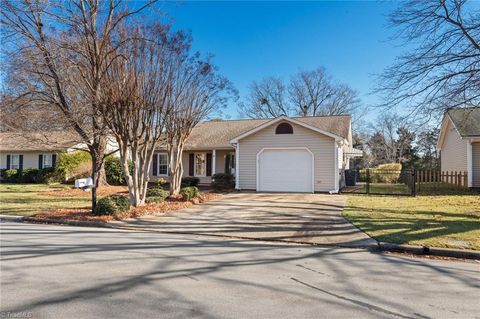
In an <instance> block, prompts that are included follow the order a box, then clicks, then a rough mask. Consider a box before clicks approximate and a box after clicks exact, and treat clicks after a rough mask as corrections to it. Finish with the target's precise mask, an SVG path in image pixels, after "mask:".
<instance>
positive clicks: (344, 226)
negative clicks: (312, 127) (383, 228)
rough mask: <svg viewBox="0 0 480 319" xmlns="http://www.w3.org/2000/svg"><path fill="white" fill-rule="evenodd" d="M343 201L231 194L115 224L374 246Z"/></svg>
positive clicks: (315, 196)
mask: <svg viewBox="0 0 480 319" xmlns="http://www.w3.org/2000/svg"><path fill="white" fill-rule="evenodd" d="M345 202H346V198H345V197H343V196H340V195H327V194H284V193H282V194H271V193H269V194H267V193H244V192H242V193H232V194H228V195H225V196H224V197H222V199H220V200H217V201H212V202H207V203H204V204H201V205H197V206H195V207H192V208H188V209H185V210H182V211H176V212H172V213H168V214H162V215H158V216H148V217H142V218H136V219H129V220H126V221H121V222H114V223H113V224H116V225H121V226H129V227H139V228H145V229H149V230H156V231H162V232H175V233H191V234H204V235H219V236H229V237H235V238H249V239H262V240H281V241H289V242H297V243H311V244H328V245H338V246H343V247H368V246H372V245H376V241H375V240H373V239H372V238H370V237H369V236H367V235H366V234H365V233H363V232H361V231H360V230H358V229H357V228H356V227H354V226H353V225H352V224H351V223H349V222H348V221H347V220H346V219H345V218H343V217H342V210H343V206H344V205H345Z"/></svg>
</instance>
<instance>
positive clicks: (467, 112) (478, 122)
mask: <svg viewBox="0 0 480 319" xmlns="http://www.w3.org/2000/svg"><path fill="white" fill-rule="evenodd" d="M450 126H452V127H453V128H454V129H455V132H456V133H457V134H458V135H460V137H461V138H468V137H480V107H473V108H462V109H450V110H448V111H447V112H445V114H444V116H443V119H442V124H441V127H440V134H439V137H438V142H437V149H438V150H441V149H442V147H443V142H444V140H445V135H446V134H447V132H448V128H449V127H450Z"/></svg>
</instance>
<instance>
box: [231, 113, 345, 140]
mask: <svg viewBox="0 0 480 319" xmlns="http://www.w3.org/2000/svg"><path fill="white" fill-rule="evenodd" d="M280 121H287V122H291V123H294V124H297V125H300V126H303V127H305V128H308V129H310V130H312V131H315V132H318V133H321V134H324V135H326V136H329V137H332V138H334V139H335V140H336V141H342V140H344V139H345V138H343V137H341V136H338V135H336V134H333V133H330V132H327V131H324V130H322V129H319V128H318V127H314V126H311V125H309V124H306V123H303V122H301V121H298V120H295V119H293V118H289V117H286V116H284V115H282V116H279V117H277V118H274V119H273V120H271V121H268V122H266V123H263V124H262V125H259V126H257V127H255V128H254V129H251V130H249V131H247V132H245V133H243V134H241V135H239V136H237V137H235V138H233V139H232V140H231V141H230V143H237V142H238V141H239V140H241V139H243V138H245V137H247V136H250V135H252V134H254V133H256V132H258V131H260V130H262V129H264V128H266V127H268V126H270V125H273V124H275V123H277V122H280Z"/></svg>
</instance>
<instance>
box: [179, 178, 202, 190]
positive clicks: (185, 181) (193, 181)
mask: <svg viewBox="0 0 480 319" xmlns="http://www.w3.org/2000/svg"><path fill="white" fill-rule="evenodd" d="M198 183H200V178H198V177H193V176H189V177H184V178H182V182H181V185H180V186H181V187H190V186H195V187H197V186H198Z"/></svg>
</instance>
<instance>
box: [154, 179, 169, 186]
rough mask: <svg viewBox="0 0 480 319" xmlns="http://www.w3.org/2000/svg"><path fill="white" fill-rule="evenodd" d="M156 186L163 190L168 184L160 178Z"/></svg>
mask: <svg viewBox="0 0 480 319" xmlns="http://www.w3.org/2000/svg"><path fill="white" fill-rule="evenodd" d="M155 184H156V187H160V188H163V186H164V185H165V184H167V180H166V179H165V178H163V177H160V178H159V179H158V180H157V182H156V183H155Z"/></svg>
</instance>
